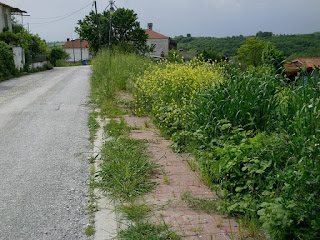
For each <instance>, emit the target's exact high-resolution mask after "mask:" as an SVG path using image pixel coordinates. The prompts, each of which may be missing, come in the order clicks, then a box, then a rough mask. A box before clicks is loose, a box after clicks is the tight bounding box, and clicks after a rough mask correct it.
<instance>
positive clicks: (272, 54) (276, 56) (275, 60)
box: [261, 42, 284, 70]
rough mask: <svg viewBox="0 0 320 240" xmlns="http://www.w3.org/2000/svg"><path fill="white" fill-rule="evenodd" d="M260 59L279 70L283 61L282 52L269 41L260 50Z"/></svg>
mask: <svg viewBox="0 0 320 240" xmlns="http://www.w3.org/2000/svg"><path fill="white" fill-rule="evenodd" d="M261 61H262V64H266V65H269V66H272V67H274V68H276V69H277V70H281V67H282V65H283V61H284V56H283V52H282V51H279V50H278V49H276V47H275V46H273V45H272V44H271V43H270V42H269V43H268V44H267V46H266V47H265V48H264V49H263V51H262V58H261Z"/></svg>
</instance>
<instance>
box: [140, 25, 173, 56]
mask: <svg viewBox="0 0 320 240" xmlns="http://www.w3.org/2000/svg"><path fill="white" fill-rule="evenodd" d="M152 27H153V24H152V23H149V24H148V29H146V33H147V34H148V39H147V44H148V46H154V47H155V48H154V51H153V52H152V53H150V55H155V56H163V55H167V54H168V52H169V49H170V38H169V37H167V36H165V35H163V34H160V33H157V32H155V31H153V30H152Z"/></svg>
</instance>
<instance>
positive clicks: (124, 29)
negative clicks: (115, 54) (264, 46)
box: [75, 8, 152, 53]
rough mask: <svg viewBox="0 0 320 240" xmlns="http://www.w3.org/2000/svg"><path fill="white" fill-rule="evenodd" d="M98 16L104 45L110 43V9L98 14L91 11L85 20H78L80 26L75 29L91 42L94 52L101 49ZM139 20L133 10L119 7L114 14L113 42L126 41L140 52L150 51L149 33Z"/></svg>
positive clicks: (82, 37) (91, 48) (115, 43)
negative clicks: (148, 43)
mask: <svg viewBox="0 0 320 240" xmlns="http://www.w3.org/2000/svg"><path fill="white" fill-rule="evenodd" d="M97 18H99V20H100V26H101V44H102V46H107V45H109V28H110V12H109V11H104V12H103V13H102V14H98V16H96V14H95V12H93V11H91V12H90V14H89V15H87V16H85V18H84V19H83V20H79V21H78V25H79V27H76V30H75V31H76V32H77V33H78V34H79V36H80V38H81V39H82V40H87V41H88V42H89V43H90V50H91V51H92V52H94V53H97V52H98V50H99V29H98V26H97ZM137 20H138V16H137V14H136V13H134V11H133V10H129V9H124V8H118V9H117V10H116V11H115V12H114V14H113V15H112V44H114V45H117V44H120V43H123V42H124V43H127V44H130V45H132V46H134V48H135V49H136V51H138V52H140V53H145V52H150V51H151V50H152V49H151V48H150V47H148V45H147V39H148V35H147V33H146V31H145V30H144V29H142V28H141V27H140V23H139V22H138V21H137Z"/></svg>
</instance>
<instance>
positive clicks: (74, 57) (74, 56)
mask: <svg viewBox="0 0 320 240" xmlns="http://www.w3.org/2000/svg"><path fill="white" fill-rule="evenodd" d="M73 42H74V40H73V39H72V38H71V44H72V51H73V63H76V55H75V54H74V45H73Z"/></svg>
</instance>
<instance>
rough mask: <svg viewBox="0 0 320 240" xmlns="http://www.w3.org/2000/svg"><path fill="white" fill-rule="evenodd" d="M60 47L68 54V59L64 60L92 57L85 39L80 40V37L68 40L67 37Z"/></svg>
mask: <svg viewBox="0 0 320 240" xmlns="http://www.w3.org/2000/svg"><path fill="white" fill-rule="evenodd" d="M62 48H63V49H64V50H65V51H66V52H67V53H69V55H70V57H69V59H67V60H66V61H67V62H79V61H81V60H88V59H92V55H91V54H90V52H89V43H88V42H87V41H80V39H75V40H70V39H69V38H68V39H67V42H66V43H65V44H64V45H63V47H62Z"/></svg>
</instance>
